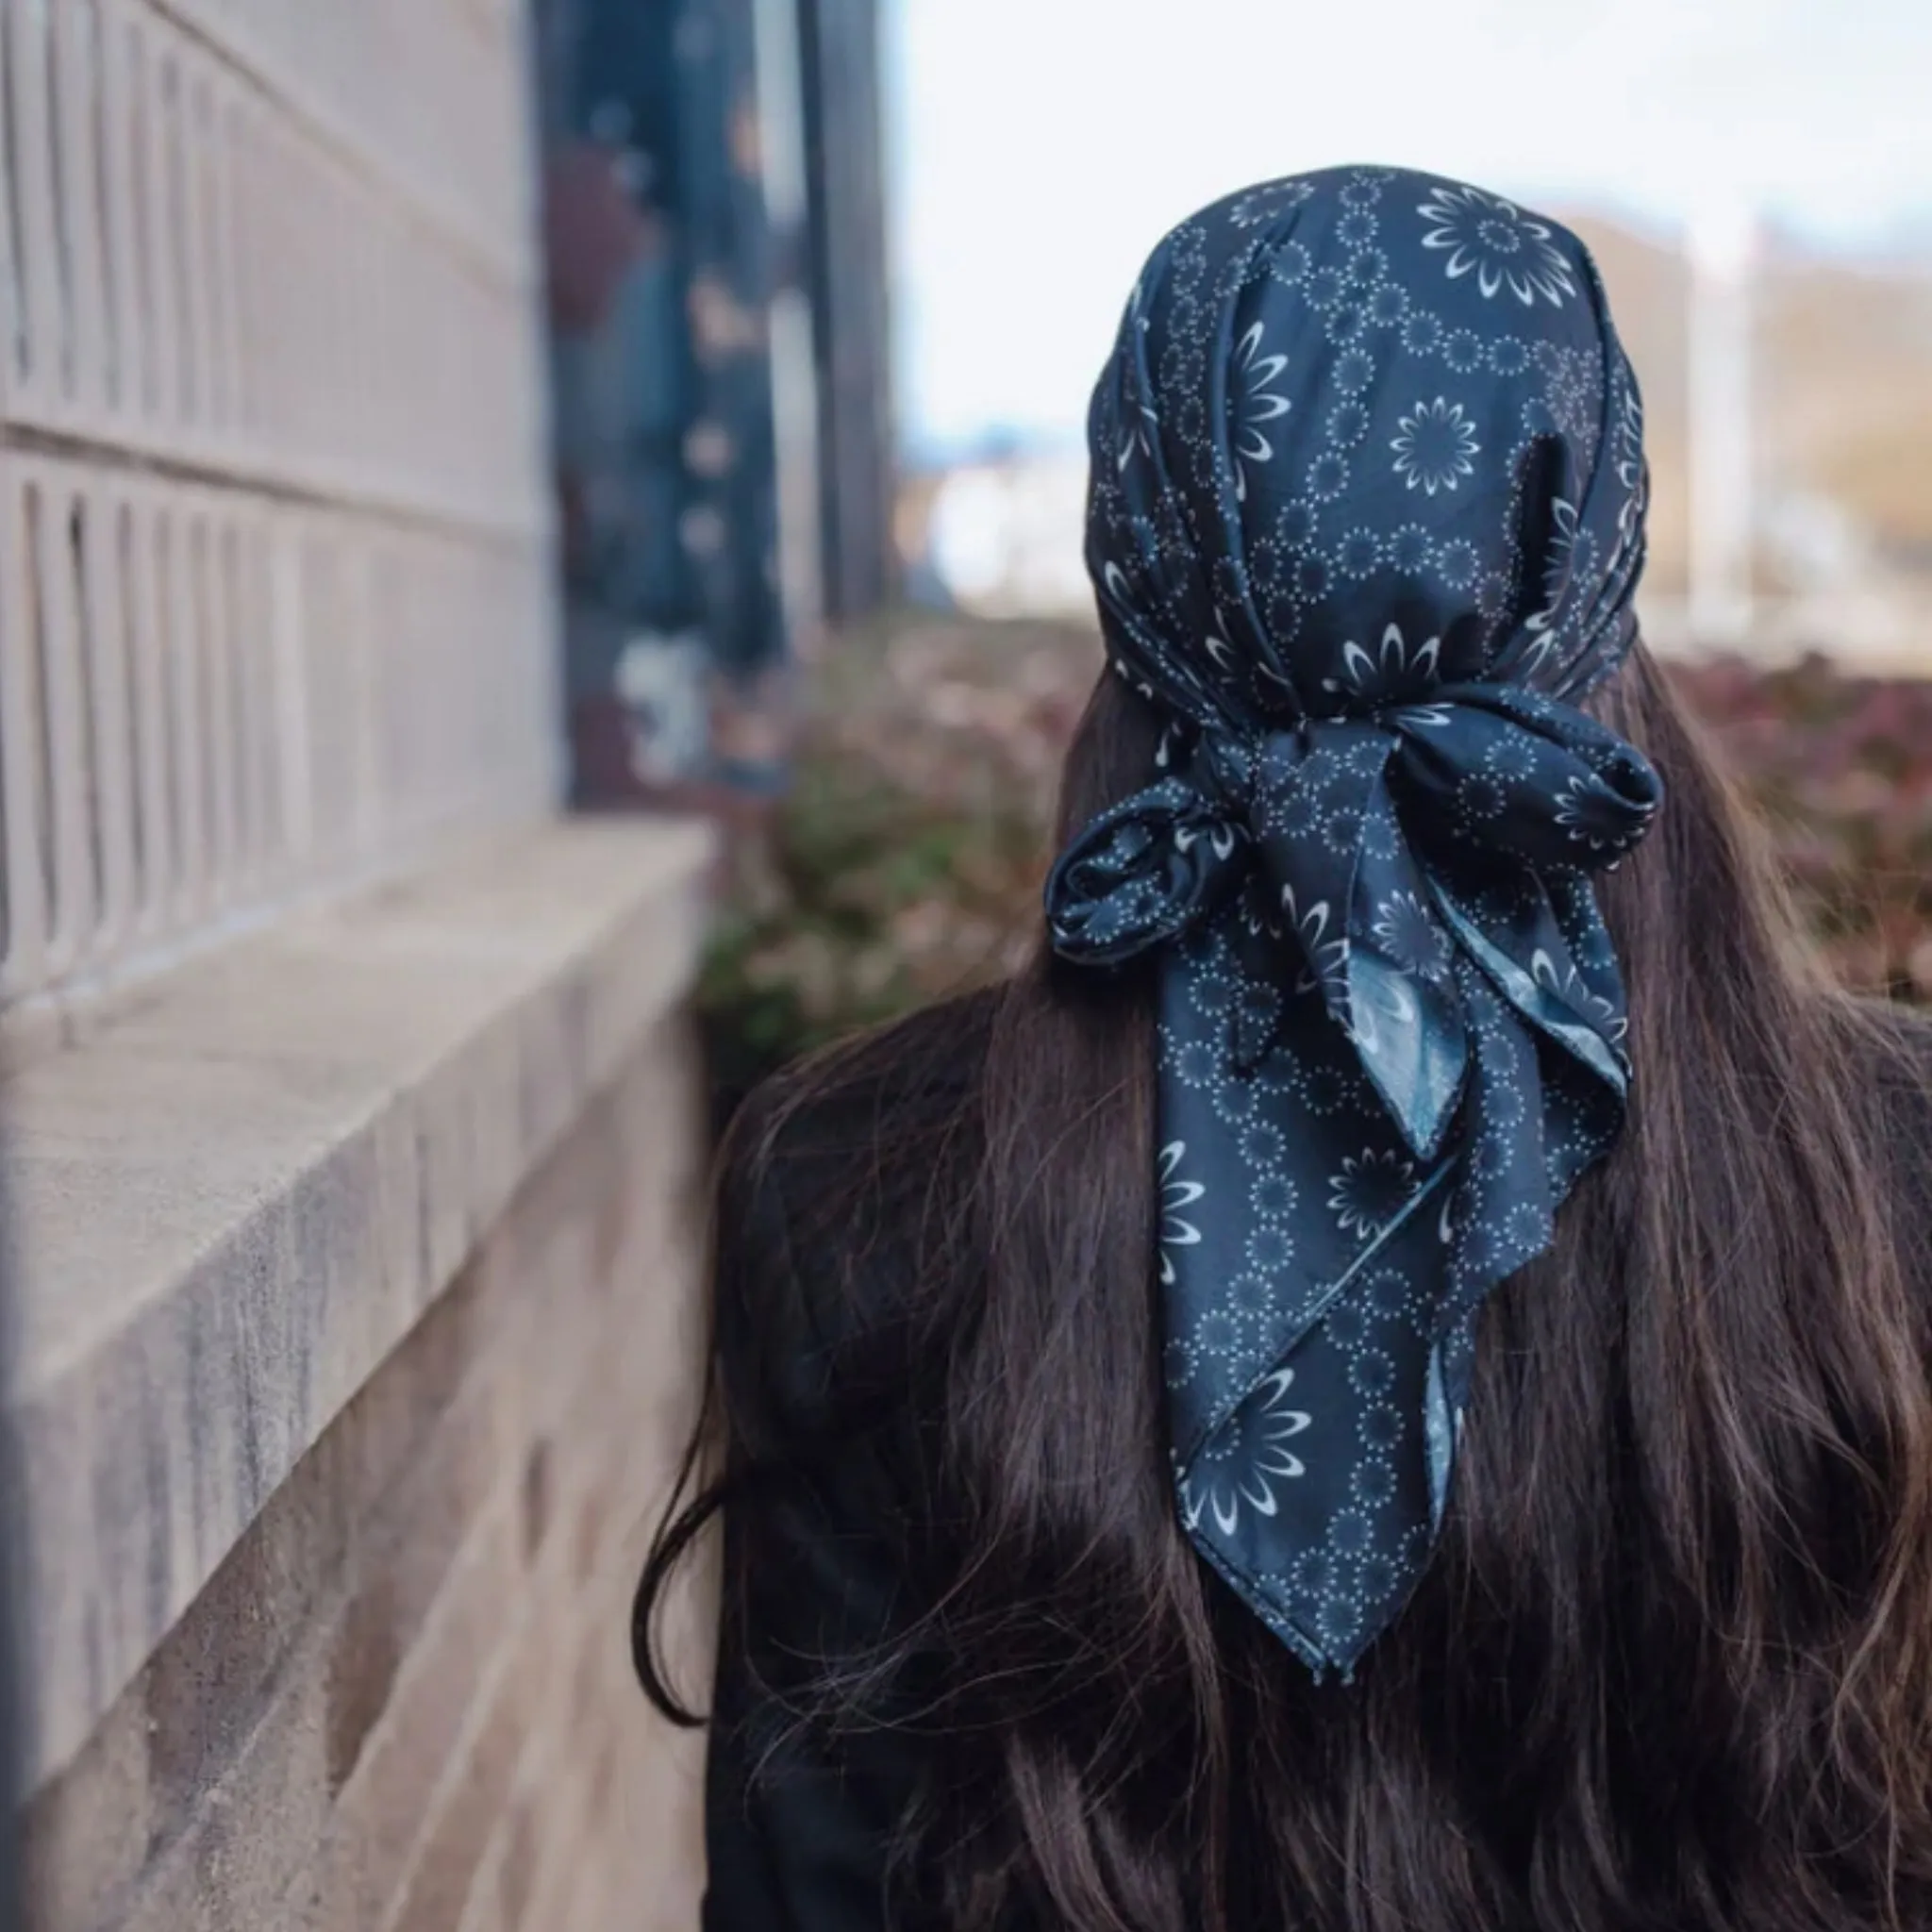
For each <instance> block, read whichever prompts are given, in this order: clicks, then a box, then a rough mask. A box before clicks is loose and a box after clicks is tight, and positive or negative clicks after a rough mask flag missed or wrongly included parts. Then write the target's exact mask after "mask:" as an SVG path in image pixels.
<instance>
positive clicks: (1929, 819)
mask: <svg viewBox="0 0 1932 1932" xmlns="http://www.w3.org/2000/svg"><path fill="white" fill-rule="evenodd" d="M1676 675H1677V677H1678V679H1679V682H1680V687H1681V688H1682V689H1683V691H1685V692H1686V694H1687V695H1688V696H1689V698H1690V700H1691V705H1692V706H1693V708H1695V709H1696V710H1697V712H1698V713H1699V715H1700V716H1701V717H1702V718H1703V719H1704V720H1705V722H1706V724H1707V725H1708V726H1709V728H1710V730H1711V733H1712V735H1713V736H1715V738H1716V739H1717V741H1718V742H1719V744H1720V746H1721V747H1722V748H1723V750H1724V755H1725V763H1726V764H1727V766H1728V767H1729V769H1730V771H1731V773H1732V774H1733V775H1734V776H1735V777H1736V778H1737V779H1738V780H1739V782H1740V784H1741V786H1742V788H1743V789H1744V791H1746V792H1747V794H1748V795H1749V796H1750V797H1751V798H1752V800H1753V801H1754V802H1755V803H1756V804H1757V807H1758V808H1759V809H1760V811H1761V812H1762V813H1763V815H1764V817H1765V819H1766V821H1767V823H1768V824H1769V826H1770V829H1771V833H1772V838H1773V841H1774V846H1775V848H1776V851H1777V855H1778V858H1779V859H1780V860H1781V862H1782V864H1783V866H1784V870H1785V873H1786V875H1787V876H1788V877H1789V879H1790V882H1791V886H1792V888H1793V891H1794V892H1795V894H1796V897H1797V900H1798V904H1799V907H1800V909H1801V910H1802V911H1803V912H1804V913H1805V915H1806V917H1807V921H1808V923H1809V924H1810V925H1811V928H1812V930H1813V931H1814V932H1815V933H1816V934H1817V936H1818V939H1819V941H1820V942H1821V943H1822V945H1823V946H1824V951H1825V953H1826V955H1827V957H1828V958H1830V960H1831V962H1832V964H1833V966H1834V967H1835V969H1836V970H1837V972H1838V973H1839V974H1840V977H1841V978H1843V979H1844V980H1845V981H1846V982H1847V983H1848V984H1850V985H1853V986H1856V987H1857V988H1859V989H1860V990H1861V991H1874V992H1888V993H1890V994H1892V995H1893V996H1894V997H1896V998H1902V999H1918V1000H1923V999H1932V680H1926V679H1921V678H1904V677H1865V676H1856V675H1848V674H1847V673H1845V672H1842V671H1840V670H1838V669H1836V668H1834V666H1833V665H1832V663H1831V662H1830V660H1829V659H1828V658H1823V657H1817V656H1813V657H1808V658H1804V659H1803V660H1802V661H1801V662H1799V663H1797V664H1794V665H1790V666H1789V667H1785V668H1780V669H1776V670H1762V669H1758V668H1757V667H1755V666H1753V665H1751V664H1748V663H1745V662H1743V661H1741V660H1740V659H1737V658H1726V659H1722V660H1719V661H1716V662H1712V663H1707V664H1698V665H1694V666H1689V665H1687V666H1682V667H1679V669H1678V671H1677V673H1676Z"/></svg>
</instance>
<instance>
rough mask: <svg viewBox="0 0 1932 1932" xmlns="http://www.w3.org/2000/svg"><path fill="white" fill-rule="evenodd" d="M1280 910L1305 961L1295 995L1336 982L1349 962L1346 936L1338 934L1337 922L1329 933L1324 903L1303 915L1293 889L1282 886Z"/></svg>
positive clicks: (1339, 927) (1328, 917)
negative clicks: (1297, 941)
mask: <svg viewBox="0 0 1932 1932" xmlns="http://www.w3.org/2000/svg"><path fill="white" fill-rule="evenodd" d="M1281 910H1282V913H1283V915H1284V916H1285V917H1286V919H1287V921H1288V924H1290V925H1291V927H1293V929H1294V935H1295V937H1296V939H1298V940H1299V941H1301V948H1302V955H1303V957H1304V958H1306V959H1307V968H1306V970H1305V971H1304V972H1303V974H1302V976H1301V978H1300V980H1299V981H1298V982H1297V985H1296V988H1295V991H1298V992H1306V991H1308V990H1309V989H1310V988H1312V987H1314V986H1316V985H1319V984H1323V983H1325V982H1328V981H1332V980H1334V979H1335V978H1337V977H1338V976H1339V975H1340V974H1341V969H1342V967H1343V966H1344V965H1345V964H1346V963H1347V961H1348V935H1347V934H1346V933H1345V932H1343V931H1342V930H1341V921H1340V920H1335V921H1333V922H1332V924H1333V927H1334V929H1333V930H1332V931H1331V930H1330V925H1331V921H1330V916H1329V911H1328V902H1327V900H1325V899H1318V900H1316V901H1315V903H1314V904H1313V905H1312V906H1310V907H1309V908H1307V910H1306V911H1304V910H1303V909H1302V908H1300V907H1299V906H1297V905H1296V904H1295V897H1294V888H1293V887H1292V886H1283V887H1282V889H1281Z"/></svg>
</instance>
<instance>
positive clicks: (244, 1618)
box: [26, 1024, 707, 1932]
mask: <svg viewBox="0 0 1932 1932" xmlns="http://www.w3.org/2000/svg"><path fill="white" fill-rule="evenodd" d="M697 1094H698V1081H697V1074H696V1068H695V1063H694V1060H693V1058H692V1055H691V1047H690V1043H689V1041H688V1039H687V1037H686V1035H685V1032H684V1030H683V1028H682V1026H681V1025H675V1024H666V1025H663V1026H660V1027H659V1028H658V1030H657V1031H656V1032H655V1033H654V1034H653V1035H652V1037H651V1038H650V1040H649V1041H648V1043H647V1044H646V1045H645V1046H644V1047H643V1048H641V1051H640V1052H639V1053H638V1054H637V1055H636V1056H634V1057H633V1058H632V1059H631V1060H630V1062H629V1063H628V1066H627V1068H626V1070H625V1073H624V1074H623V1076H622V1077H621V1078H620V1079H619V1080H618V1081H617V1082H616V1084H615V1085H614V1086H613V1087H612V1088H611V1089H609V1090H608V1091H606V1092H605V1093H604V1094H603V1095H602V1096H601V1097H600V1098H599V1099H598V1101H597V1102H596V1103H595V1104H594V1105H593V1106H592V1108H591V1109H590V1110H589V1112H588V1113H587V1114H586V1115H585V1116H584V1118H583V1119H582V1120H581V1121H580V1122H579V1123H578V1124H576V1125H575V1127H574V1128H573V1130H572V1131H571V1133H570V1135H569V1137H568V1139H567V1140H566V1141H564V1143H563V1144H562V1145H561V1147H560V1148H559V1149H558V1152H557V1153H556V1154H554V1155H553V1156H552V1158H550V1159H549V1160H548V1161H547V1162H546V1164H545V1165H544V1166H543V1167H542V1168H541V1170H540V1171H539V1172H538V1174H536V1175H535V1176H533V1177H532V1179H531V1180H530V1181H529V1182H528V1183H526V1185H525V1187H524V1188H523V1189H522V1191H520V1192H519V1193H518V1195H517V1197H516V1198H515V1200H514V1202H513V1204H512V1206H511V1207H510V1208H509V1209H508V1212H507V1213H506V1214H505V1215H504V1216H503V1217H502V1219H501V1221H500V1222H499V1223H498V1224H496V1225H495V1226H494V1227H492V1228H491V1229H489V1230H488V1231H487V1232H485V1233H484V1234H483V1235H482V1238H481V1239H480V1241H478V1243H477V1245H476V1248H475V1253H474V1255H473V1256H472V1257H471V1259H470V1261H469V1262H468V1264H467V1265H466V1266H465V1267H464V1269H463V1271H462V1272H461V1274H459V1275H458V1278H457V1280H456V1281H455V1282H454V1284H453V1285H452V1286H451V1287H450V1288H449V1289H448V1290H447V1291H445V1292H444V1293H443V1294H442V1295H441V1297H440V1298H439V1300H438V1301H437V1302H436V1304H435V1306H434V1307H432V1308H431V1309H430V1311H429V1312H428V1314H427V1315H425V1317H424V1319H423V1320H422V1321H421V1322H420V1323H419V1324H417V1325H416V1326H415V1328H414V1329H413V1330H412V1331H411V1332H410V1334H409V1335H408V1338H407V1340H406V1341H404V1342H403V1344H402V1346H401V1347H400V1348H398V1349H397V1350H396V1351H395V1352H394V1353H393V1354H392V1355H391V1357H390V1358H389V1359H388V1360H387V1361H386V1363H385V1364H384V1365H383V1367H382V1368H381V1369H380V1370H379V1371H378V1372H377V1373H376V1374H375V1376H374V1377H373V1378H372V1379H371V1380H370V1381H369V1383H368V1384H367V1386H366V1387H365V1388H364V1389H363V1390H362V1391H361V1393H360V1394H359V1395H358V1397H357V1398H356V1399H355V1400H354V1401H353V1402H352V1403H351V1404H350V1406H349V1407H347V1408H346V1409H345V1410H343V1412H342V1413H341V1415H340V1416H339V1417H338V1418H337V1419H336V1420H335V1422H334V1423H333V1424H331V1425H330V1426H329V1427H328V1429H327V1430H326V1431H325V1433H324V1434H323V1436H322V1437H321V1438H320V1440H319V1441H317V1442H316V1444H315V1446H314V1447H313V1448H312V1449H311V1450H310V1451H309V1453H308V1455H307V1456H306V1457H304V1458H303V1460H302V1461H301V1463H300V1464H299V1465H298V1466H297V1468H296V1470H295V1472H294V1474H292V1475H291V1477H290V1479H289V1480H288V1481H287V1482H286V1483H285V1484H283V1486H282V1487H281V1488H280V1489H279V1490H278V1491H276V1493H275V1496H274V1498H273V1499H272V1501H271V1502H270V1504H269V1505H268V1507H267V1508H266V1509H265V1510H264V1511H263V1512H262V1514H261V1515H260V1516H259V1517H258V1519H257V1520H256V1522H255V1524H253V1526H252V1527H251V1528H250V1529H249V1531H248V1532H247V1534H246V1535H245V1536H244V1537H243V1539H242V1541H241V1542H240V1543H239V1544H238V1545H237V1547H236V1548H235V1549H234V1551H233V1552H232V1553H231V1555H230V1556H229V1557H228V1558H227V1559H226V1561H225V1563H224V1564H223V1566H222V1567H221V1569H220V1570H219V1571H218V1572H217V1573H216V1574H215V1575H214V1577H213V1578H212V1580H211V1581H210V1582H209V1584H208V1587H207V1588H206V1589H205V1590H204V1591H202V1593H201V1595H200V1597H199V1598H198V1599H197V1600H196V1602H195V1603H194V1605H193V1606H192V1608H191V1609H190V1611H189V1612H188V1614H187V1616H186V1617H185V1618H183V1619H182V1620H181V1621H180V1622H179V1624H177V1625H176V1626H175V1629H174V1630H173V1632H172V1634H171V1635H170V1636H169V1637H168V1638H167V1639H166V1640H165V1641H164V1642H163V1643H162V1644H161V1646H160V1648H159V1649H158V1651H157V1652H156V1653H155V1655H154V1656H153V1657H151V1659H150V1660H149V1662H148V1664H147V1665H146V1667H145V1669H144V1670H143V1671H142V1673H141V1674H140V1675H139V1676H138V1677H137V1678H136V1679H135V1681H134V1682H133V1683H132V1684H131V1685H130V1686H129V1688H128V1690H127V1691H126V1692H125V1694H124V1695H123V1696H122V1697H121V1699H120V1700H119V1702H118V1703H117V1705H116V1706H115V1707H114V1708H113V1709H112V1711H111V1712H110V1713H109V1715H108V1718H107V1720H106V1721H105V1722H104V1723H103V1724H101V1725H100V1726H99V1727H98V1729H97V1730H96V1732H95V1734H94V1735H93V1737H92V1739H91V1740H90V1741H89V1742H88V1744H87V1745H86V1746H85V1748H84V1749H83V1750H82V1752H81V1754H80V1755H79V1757H77V1758H76V1759H75V1761H74V1762H73V1763H72V1764H71V1765H69V1766H68V1767H67V1768H66V1770H64V1771H63V1772H62V1773H61V1774H59V1775H58V1777H57V1778H56V1779H55V1780H54V1781H53V1782H52V1783H51V1784H50V1785H48V1786H47V1787H46V1788H44V1789H43V1790H42V1791H41V1792H40V1793H39V1794H38V1795H37V1796H36V1798H35V1799H34V1801H33V1803H32V1805H31V1807H30V1808H29V1812H28V1816H27V1824H26V1849H27V1862H28V1869H29V1884H30V1889H31V1896H32V1909H31V1913H30V1923H31V1924H33V1925H34V1926H35V1927H36V1928H48V1932H51V1928H58V1932H96V1928H101V1932H105V1928H107V1927H110V1926H111V1927H115V1928H125V1932H188V1928H194V1932H268V1928H274V1932H391V1928H394V1932H512V1928H515V1927H519V1926H530V1927H541V1928H544V1932H601V1928H604V1927H610V1928H612V1932H616V1928H619V1927H622V1928H625V1932H659V1928H662V1932H674V1928H688V1927H691V1926H693V1925H694V1924H695V1923H696V1901H697V1896H698V1891H699V1888H700V1882H701V1858H700V1840H699V1815H700V1814H699V1792H698V1784H697V1777H698V1771H699V1764H700V1754H701V1744H700V1742H699V1740H694V1739H692V1738H690V1737H688V1736H682V1735H679V1734H675V1733H673V1732H672V1731H671V1730H670V1729H669V1728H668V1727H667V1726H665V1725H664V1724H662V1723H661V1722H660V1721H659V1720H658V1719H657V1718H656V1717H655V1715H654V1714H653V1713H652V1712H651V1711H650V1708H649V1707H648V1706H647V1705H646V1704H645V1703H644V1701H643V1699H642V1696H641V1692H640V1691H638V1690H637V1688H636V1686H635V1683H634V1681H633V1679H632V1677H631V1674H630V1669H629V1660H628V1655H627V1641H628V1637H627V1632H628V1607H629V1595H630V1591H631V1587H632V1585H633V1583H634V1582H635V1580H636V1576H637V1571H638V1567H639V1564H640V1562H641V1557H642V1554H643V1551H644V1548H645V1545H646V1543H647V1541H648V1538H649V1532H650V1527H651V1524H652V1523H653V1522H654V1520H655V1516H656V1509H657V1506H658V1501H659V1500H660V1498H661V1496H662V1493H663V1487H664V1484H665V1482H666V1481H667V1479H668V1474H669V1472H670V1469H671V1467H672V1464H673V1461H674V1459H675V1454H676V1451H677V1449H678V1448H679V1447H680V1446H681V1443H682V1440H683V1435H684V1431H685V1429H686V1428H687V1426H688V1425H689V1422H690V1418H691V1403H692V1401H693V1400H694V1391H695V1389H696V1386H697V1362H698V1357H699V1350H700V1347H701V1343H702V1337H701V1334H700V1332H699V1324H700V1316H699V1312H698V1308H699V1298H698V1295H697V1293H696V1281H695V1274H696V1267H697V1257H698V1252H699V1243H698V1240H697V1235H696V1216H697V1209H698V1200H697V1186H696V1181H697V1175H696V1166H697V1162H698V1159H699V1157H700V1153H701V1149H702V1144H703V1139H702V1134H701V1132H700V1131H699V1126H698V1121H697ZM696 1588H698V1589H701V1586H696ZM685 1609H686V1612H687V1621H686V1628H685V1630H684V1632H683V1633H682V1637H681V1640H680V1642H681V1647H682V1654H683V1657H684V1659H685V1664H684V1669H685V1672H686V1674H687V1676H688V1677H689V1678H690V1679H691V1680H693V1681H698V1682H701V1681H702V1678H701V1676H700V1675H699V1674H700V1673H702V1671H703V1669H704V1658H703V1655H702V1650H703V1641H704V1639H703V1634H702V1633H703V1631H704V1629H705V1625H706V1623H707V1619H706V1617H705V1616H704V1615H703V1605H702V1600H701V1597H700V1596H699V1595H697V1594H693V1595H692V1596H691V1598H690V1599H689V1600H688V1601H687V1604H686V1606H685Z"/></svg>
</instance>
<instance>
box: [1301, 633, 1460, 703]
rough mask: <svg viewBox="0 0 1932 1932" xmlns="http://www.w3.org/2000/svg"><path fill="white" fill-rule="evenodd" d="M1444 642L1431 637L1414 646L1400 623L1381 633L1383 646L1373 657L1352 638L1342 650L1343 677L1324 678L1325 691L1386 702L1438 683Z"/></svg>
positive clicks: (1323, 687)
mask: <svg viewBox="0 0 1932 1932" xmlns="http://www.w3.org/2000/svg"><path fill="white" fill-rule="evenodd" d="M1441 649H1442V640H1441V638H1429V639H1426V640H1425V641H1423V642H1420V643H1418V644H1415V645H1414V646H1412V647H1411V645H1410V644H1409V643H1408V641H1407V639H1406V638H1404V636H1403V634H1402V626H1401V625H1399V624H1391V625H1389V626H1388V628H1387V629H1386V630H1384V631H1383V633H1382V647H1381V649H1380V651H1379V652H1378V653H1377V654H1376V655H1375V656H1374V657H1373V658H1372V657H1371V656H1370V655H1369V654H1368V652H1366V651H1365V650H1363V649H1362V647H1361V645H1359V644H1358V643H1357V642H1356V641H1354V640H1353V639H1351V640H1349V641H1348V642H1346V643H1344V644H1343V645H1342V647H1341V676H1340V677H1324V679H1323V680H1322V689H1323V690H1324V691H1341V692H1345V693H1347V695H1348V696H1350V697H1355V698H1361V699H1363V700H1374V701H1376V702H1378V703H1386V702H1387V701H1389V700H1390V699H1392V698H1397V697H1401V696H1403V695H1404V694H1405V693H1411V692H1413V691H1416V690H1418V689H1422V688H1425V687H1427V686H1429V685H1431V684H1433V683H1435V682H1436V660H1437V658H1439V657H1440V656H1441Z"/></svg>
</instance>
